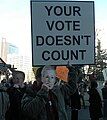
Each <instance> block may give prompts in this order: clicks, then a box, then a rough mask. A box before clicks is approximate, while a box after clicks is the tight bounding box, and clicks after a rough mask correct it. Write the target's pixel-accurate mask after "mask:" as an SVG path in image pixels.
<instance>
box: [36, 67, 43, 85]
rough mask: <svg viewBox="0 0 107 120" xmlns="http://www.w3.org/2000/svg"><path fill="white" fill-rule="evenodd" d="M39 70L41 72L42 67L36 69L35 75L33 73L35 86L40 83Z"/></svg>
mask: <svg viewBox="0 0 107 120" xmlns="http://www.w3.org/2000/svg"><path fill="white" fill-rule="evenodd" d="M41 72H42V67H40V68H38V69H37V71H36V75H35V78H36V82H35V83H36V85H37V86H41V85H42V81H41Z"/></svg>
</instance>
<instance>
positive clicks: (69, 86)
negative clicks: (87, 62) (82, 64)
mask: <svg viewBox="0 0 107 120" xmlns="http://www.w3.org/2000/svg"><path fill="white" fill-rule="evenodd" d="M68 69H69V73H68V83H66V84H65V85H62V87H61V90H62V91H63V92H64V93H65V94H70V95H71V94H74V93H75V91H76V89H77V86H76V80H77V75H76V72H77V71H76V69H75V68H74V67H68Z"/></svg>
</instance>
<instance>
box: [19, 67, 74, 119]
mask: <svg viewBox="0 0 107 120" xmlns="http://www.w3.org/2000/svg"><path fill="white" fill-rule="evenodd" d="M69 74H70V75H71V76H72V77H70V78H71V79H70V80H69V81H68V83H67V84H59V81H58V79H56V71H55V67H54V66H44V67H43V69H42V70H41V69H40V70H39V75H38V74H37V76H36V77H39V79H37V83H36V84H38V87H35V88H36V89H35V90H33V92H27V93H26V94H25V95H24V96H23V99H22V102H21V103H22V104H21V108H22V111H23V113H24V114H25V115H26V120H71V118H69V119H68V116H67V111H66V107H65V97H66V96H68V95H71V94H74V92H75V91H76V74H75V70H74V69H72V70H69Z"/></svg>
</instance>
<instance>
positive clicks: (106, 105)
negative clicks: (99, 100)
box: [102, 87, 107, 119]
mask: <svg viewBox="0 0 107 120" xmlns="http://www.w3.org/2000/svg"><path fill="white" fill-rule="evenodd" d="M102 96H103V102H104V106H103V114H104V118H106V119H107V87H103V88H102Z"/></svg>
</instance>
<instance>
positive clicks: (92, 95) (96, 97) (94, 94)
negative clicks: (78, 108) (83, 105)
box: [88, 88, 102, 119]
mask: <svg viewBox="0 0 107 120" xmlns="http://www.w3.org/2000/svg"><path fill="white" fill-rule="evenodd" d="M88 94H89V103H90V106H89V112H90V117H91V118H94V119H95V118H101V117H102V110H101V108H102V101H101V97H100V94H99V92H98V91H97V89H96V88H90V89H89V91H88Z"/></svg>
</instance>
